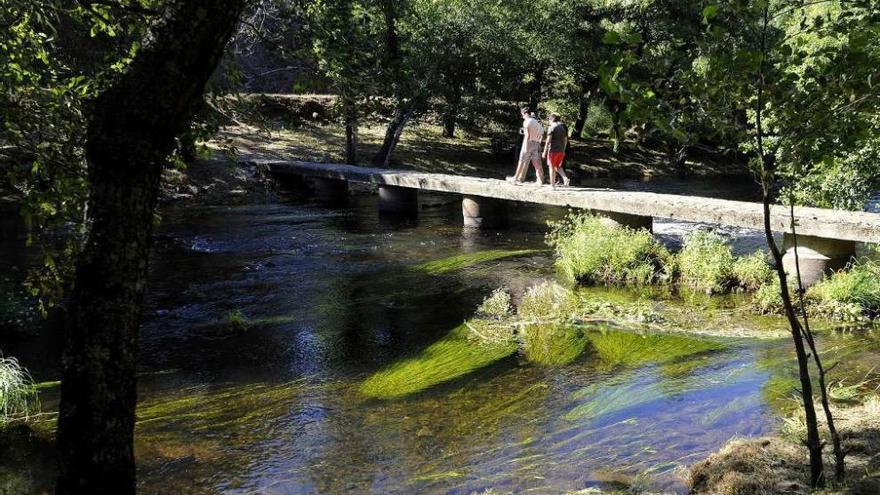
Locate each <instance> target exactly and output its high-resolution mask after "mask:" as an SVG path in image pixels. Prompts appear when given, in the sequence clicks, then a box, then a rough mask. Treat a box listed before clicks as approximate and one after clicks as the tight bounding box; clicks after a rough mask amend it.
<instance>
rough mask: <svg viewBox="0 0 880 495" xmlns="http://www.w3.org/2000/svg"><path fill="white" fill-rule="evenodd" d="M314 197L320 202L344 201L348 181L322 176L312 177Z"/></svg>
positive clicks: (346, 195) (346, 198) (333, 202)
mask: <svg viewBox="0 0 880 495" xmlns="http://www.w3.org/2000/svg"><path fill="white" fill-rule="evenodd" d="M312 190H313V191H314V193H315V199H317V200H318V201H320V202H322V203H331V204H336V203H344V202H345V201H346V200H348V182H346V181H344V180H339V179H327V178H324V177H313V178H312Z"/></svg>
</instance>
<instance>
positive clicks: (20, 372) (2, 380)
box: [0, 356, 40, 428]
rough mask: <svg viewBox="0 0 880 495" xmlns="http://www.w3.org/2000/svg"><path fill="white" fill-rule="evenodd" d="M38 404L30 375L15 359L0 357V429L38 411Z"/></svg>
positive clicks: (35, 389)
mask: <svg viewBox="0 0 880 495" xmlns="http://www.w3.org/2000/svg"><path fill="white" fill-rule="evenodd" d="M39 408H40V402H39V399H38V397H37V388H36V386H35V385H34V381H33V379H32V378H31V375H30V373H28V371H27V370H26V369H25V368H24V367H23V366H21V365H20V364H19V363H18V360H16V359H15V358H11V357H10V358H6V357H2V356H0V428H2V427H3V426H4V425H6V424H7V423H9V422H10V421H13V420H16V419H26V418H27V417H28V415H29V414H32V413H34V412H36V411H38V410H39Z"/></svg>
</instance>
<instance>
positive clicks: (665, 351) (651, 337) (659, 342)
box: [588, 330, 724, 367]
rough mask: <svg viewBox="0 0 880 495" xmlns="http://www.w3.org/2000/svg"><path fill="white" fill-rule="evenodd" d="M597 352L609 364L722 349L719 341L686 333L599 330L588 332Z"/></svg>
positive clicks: (673, 358) (660, 361) (665, 360)
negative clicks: (640, 332)
mask: <svg viewBox="0 0 880 495" xmlns="http://www.w3.org/2000/svg"><path fill="white" fill-rule="evenodd" d="M588 336H589V339H590V343H591V344H592V346H593V349H594V350H595V352H596V354H597V356H599V358H600V359H601V360H602V362H603V363H604V364H605V365H607V366H612V367H613V366H624V367H634V366H642V365H645V364H650V363H656V364H665V363H670V362H673V361H676V360H679V359H681V358H684V357H687V356H692V355H695V354H702V353H707V352H714V351H720V350H723V349H724V346H723V345H722V344H720V343H718V342H715V341H712V340H708V339H703V338H695V337H687V336H684V335H669V334H656V333H654V334H638V333H631V332H615V331H607V330H603V331H599V332H590V333H589V334H588Z"/></svg>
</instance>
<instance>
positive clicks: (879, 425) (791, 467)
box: [689, 397, 880, 495]
mask: <svg viewBox="0 0 880 495" xmlns="http://www.w3.org/2000/svg"><path fill="white" fill-rule="evenodd" d="M818 407H819V406H818V405H817V408H818ZM834 419H835V423H836V426H837V428H838V430H839V432H840V435H841V440H842V442H843V448H844V451H846V452H847V456H846V465H847V472H846V475H847V476H846V480H845V481H844V482H842V483H840V482H836V481H834V474H833V470H834V459H833V457H832V456H831V452H830V450H831V449H830V447H826V448H825V454H826V455H825V471H826V478H827V479H828V487H827V488H825V489H822V490H816V491H813V490H810V488H809V473H810V470H809V464H808V462H807V450H806V447H804V445H803V443H802V439H803V438H804V437H805V435H806V434H805V431H804V427H803V423H802V420H800V419H799V418H796V417H795V418H793V419H790V420H789V421H788V422H787V424H786V428H785V429H784V430H783V434H782V435H779V436H770V437H762V438H751V439H736V440H733V441H731V442H730V443H728V444H727V445H725V446H724V447H723V448H722V449H721V450H719V451H718V452H716V453H714V454H712V455H710V456H709V457H708V458H707V459H705V460H703V461H701V462H698V463H697V464H695V465H694V466H693V468H692V469H691V472H690V474H689V486H690V489H691V493H693V494H711V495H759V494H760V495H776V494H780V495H782V494H808V493H813V494H816V495H819V494H821V495H876V494H877V493H880V398H876V397H873V398H870V399H868V400H866V401H865V402H864V403H862V404H859V405H854V406H849V407H845V406H839V405H838V406H837V407H835V408H834ZM820 428H824V422H821V421H820ZM826 441H828V442H829V443H830V441H829V440H828V439H826Z"/></svg>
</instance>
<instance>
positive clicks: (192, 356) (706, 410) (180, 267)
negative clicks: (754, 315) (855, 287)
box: [19, 195, 880, 494]
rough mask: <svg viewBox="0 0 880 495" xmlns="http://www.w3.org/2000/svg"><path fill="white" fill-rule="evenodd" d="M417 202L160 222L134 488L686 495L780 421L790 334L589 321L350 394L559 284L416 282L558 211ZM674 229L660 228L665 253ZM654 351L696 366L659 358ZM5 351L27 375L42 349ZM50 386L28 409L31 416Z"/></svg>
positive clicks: (477, 278) (532, 268) (842, 337)
mask: <svg viewBox="0 0 880 495" xmlns="http://www.w3.org/2000/svg"><path fill="white" fill-rule="evenodd" d="M421 201H422V204H423V206H424V208H423V209H422V210H421V211H420V214H419V218H418V220H417V221H413V220H400V219H387V218H380V217H379V216H378V214H377V212H376V204H375V202H376V199H375V197H374V196H370V195H355V196H353V199H352V202H351V203H350V204H349V205H347V206H344V207H336V208H329V207H325V206H321V205H318V204H315V203H312V202H310V201H309V200H307V199H301V198H298V197H295V196H292V197H287V198H281V199H280V200H278V201H272V202H270V203H267V204H260V205H250V206H237V207H198V208H179V209H172V210H169V211H166V212H165V213H164V215H163V219H162V223H161V227H160V229H159V232H158V235H157V245H156V249H155V253H154V259H153V270H152V276H151V280H150V284H149V293H148V296H147V300H146V303H145V316H144V324H143V327H142V333H141V355H140V361H141V362H140V383H141V393H140V405H139V410H138V418H139V421H138V425H137V440H136V441H137V446H136V453H137V456H138V469H139V472H138V475H139V485H140V487H139V489H140V492H141V493H178V494H208V493H229V494H239V493H241V494H244V493H272V494H275V493H278V494H311V493H375V494H385V493H425V494H433V493H437V494H446V493H452V494H470V493H473V492H481V491H483V490H486V489H489V488H494V489H495V490H496V491H497V492H500V493H504V492H515V493H566V492H569V491H575V490H579V489H583V488H586V487H591V486H599V487H615V486H622V485H623V484H626V485H634V486H638V487H644V488H649V489H651V490H658V491H671V492H676V493H685V492H686V487H685V484H684V482H683V479H682V473H683V470H684V469H685V468H686V467H687V466H688V465H690V464H692V463H694V462H696V461H698V460H700V459H702V458H705V456H706V455H708V454H709V453H710V452H712V451H714V450H716V449H718V448H719V447H720V446H722V445H723V444H724V443H725V442H727V441H728V440H729V439H731V438H733V437H737V436H757V435H762V434H768V433H772V432H774V431H776V429H777V428H778V427H779V426H780V424H781V422H780V418H781V415H782V414H783V413H784V411H785V410H786V408H788V407H790V406H791V404H792V402H791V399H790V398H789V397H791V395H792V387H793V381H792V379H793V375H792V370H791V368H790V366H789V363H790V355H789V350H788V348H789V346H788V342H787V341H786V340H784V339H783V340H745V339H731V338H720V337H719V338H707V337H700V338H694V339H693V341H691V339H690V338H689V337H682V336H670V337H665V336H662V335H661V336H657V335H635V338H633V335H634V334H632V333H628V332H627V331H626V329H613V330H612V329H608V328H596V329H590V330H587V332H588V334H589V335H588V336H587V340H589V342H590V343H588V344H586V345H585V347H584V350H583V352H582V354H581V355H580V356H579V357H578V358H577V359H575V360H573V361H572V362H570V363H568V364H564V365H548V364H546V363H544V364H538V363H535V362H533V361H531V360H529V359H528V358H527V356H525V355H524V354H523V353H522V352H518V353H514V354H511V355H509V356H507V357H502V358H500V359H497V360H494V361H493V362H491V363H489V364H486V365H485V366H478V367H475V368H474V369H472V370H470V372H468V373H463V374H461V376H459V377H457V378H455V379H452V380H447V381H442V383H438V384H436V385H434V386H430V387H427V388H426V389H424V390H422V391H420V392H417V393H414V394H410V395H406V396H403V397H392V398H382V397H376V396H369V395H368V394H365V393H364V391H363V390H364V389H363V384H364V382H365V380H368V379H370V377H372V376H374V375H376V374H377V373H381V372H382V371H383V370H386V369H387V368H388V367H390V366H394V364H395V363H399V362H401V360H405V359H410V362H415V363H416V364H418V363H424V366H423V368H419V367H418V366H415V367H413V368H412V369H413V372H412V380H413V381H419V380H425V379H426V377H429V376H432V374H434V373H435V372H436V370H434V369H431V367H432V366H434V365H435V364H436V363H437V362H438V361H437V360H432V359H423V358H425V357H426V356H427V355H428V354H431V353H432V352H434V351H433V349H434V347H432V344H435V343H436V342H438V341H440V340H442V339H444V338H446V337H447V336H448V335H449V334H450V332H451V331H453V329H455V328H456V327H458V326H459V325H460V324H461V323H462V321H464V320H465V319H467V318H469V317H471V316H472V314H473V312H474V310H475V308H476V307H477V305H478V304H479V303H480V301H482V299H483V298H484V297H485V296H486V295H488V294H489V293H490V292H491V291H492V290H493V289H494V288H496V287H499V286H506V287H509V288H511V290H512V292H514V294H516V293H521V292H522V291H523V290H525V288H527V287H529V286H530V285H532V284H535V283H536V282H537V281H539V280H540V279H542V278H552V277H553V268H552V259H551V257H550V254H549V253H546V252H538V253H534V254H530V255H527V256H520V257H514V258H506V259H500V260H494V261H488V262H484V263H479V264H475V265H473V266H466V267H463V268H460V269H454V270H449V271H447V272H444V273H433V272H430V271H425V270H423V269H420V267H421V266H422V264H423V263H425V262H429V261H432V260H440V259H444V258H448V257H450V256H454V255H458V254H461V253H479V252H482V251H486V250H494V249H528V248H534V249H543V248H545V245H544V233H545V231H546V226H545V225H544V221H545V220H546V219H548V218H558V217H559V216H561V215H562V214H563V213H564V212H562V211H560V210H557V209H546V208H538V207H531V206H522V207H520V208H519V209H518V211H517V212H516V213H515V216H516V219H517V220H516V221H515V222H514V223H513V225H514V226H515V227H514V228H511V229H508V230H505V231H497V232H482V233H473V232H467V231H463V230H462V228H461V227H460V221H461V220H460V204H459V203H458V202H457V201H455V200H454V198H450V197H444V196H439V195H438V196H431V195H426V196H425V197H423V198H422V200H421ZM687 228H690V227H687V226H683V225H681V224H666V223H663V222H658V223H657V224H656V229H657V231H658V233H659V234H660V235H661V237H664V238H665V239H667V240H668V241H670V242H672V243H674V242H675V239H676V238H677V236H679V235H680V233H681V232H682V231H684V230H687ZM737 239H738V241H737V242H738V247H739V249H740V250H747V249H749V248H750V246H752V245H753V244H754V243H755V242H756V241H755V237H754V236H752V234H751V233H748V232H740V233H737ZM758 239H759V237H758ZM771 324H773V323H772V322H771ZM776 324H778V325H784V323H783V322H782V321H781V320H779V321H778V322H777V323H776ZM619 334H622V335H619ZM676 339H678V340H676ZM615 342H617V343H618V344H620V343H621V342H623V343H624V344H625V345H624V346H623V348H622V350H621V349H616V350H615V348H613V345H614V343H615ZM707 342H708V344H707ZM823 342H824V343H825V346H826V349H827V350H828V352H829V353H830V352H833V353H834V356H835V357H836V358H844V359H845V360H846V362H847V367H846V369H847V371H846V373H848V376H849V377H858V376H862V375H864V374H865V373H868V372H869V371H870V369H871V368H872V366H873V364H874V363H876V362H877V356H878V354H877V349H878V348H880V339H878V338H877V337H876V336H874V335H872V334H870V333H855V332H848V333H845V332H837V333H834V334H829V335H828V336H827V337H823ZM667 344H668V345H669V346H675V347H680V346H682V345H684V346H691V347H692V348H693V349H694V351H693V352H692V353H684V354H682V355H681V356H678V357H676V358H675V359H667V358H665V357H664V355H663V354H664V352H665V351H664V349H666V347H664V346H666V345H667ZM435 347H436V346H435ZM19 353H20V355H19V357H20V359H21V360H22V362H23V363H24V364H25V365H29V366H30V367H31V368H32V369H33V370H34V373H35V375H37V376H38V377H40V375H41V371H40V370H41V366H42V365H41V364H40V362H41V361H40V353H39V351H38V350H36V349H31V350H28V349H27V348H23V349H22V350H20V351H19ZM21 353H23V355H21ZM420 359H421V360H422V361H420ZM441 361H442V359H441ZM453 361H454V360H453ZM447 364H448V363H447ZM451 365H452V366H455V362H452V364H451ZM46 369H49V367H48V366H46ZM42 378H46V379H49V378H51V377H47V376H43V377H42ZM55 393H56V392H55V391H53V390H52V389H49V390H47V391H46V392H45V393H44V394H43V404H44V408H45V409H46V410H52V409H53V407H55V406H56V400H57V397H55V396H54V395H53V394H55Z"/></svg>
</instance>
